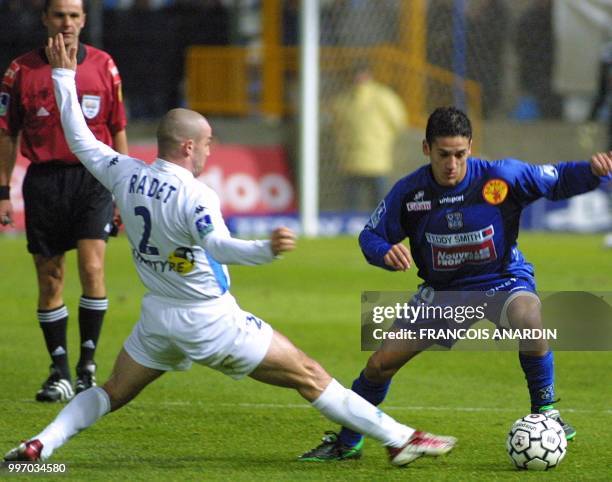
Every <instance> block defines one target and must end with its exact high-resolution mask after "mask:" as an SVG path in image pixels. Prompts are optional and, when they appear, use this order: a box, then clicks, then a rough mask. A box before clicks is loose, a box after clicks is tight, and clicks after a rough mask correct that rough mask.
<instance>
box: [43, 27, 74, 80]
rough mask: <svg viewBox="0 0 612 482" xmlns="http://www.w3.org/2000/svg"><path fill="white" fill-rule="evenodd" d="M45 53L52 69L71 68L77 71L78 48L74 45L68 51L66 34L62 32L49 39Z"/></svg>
mask: <svg viewBox="0 0 612 482" xmlns="http://www.w3.org/2000/svg"><path fill="white" fill-rule="evenodd" d="M45 53H46V54H47V59H48V60H49V65H51V68H52V69H70V70H75V71H76V67H77V48H76V47H75V46H72V47H70V48H69V49H68V52H66V45H65V44H64V36H63V35H62V34H61V33H58V34H57V35H56V36H55V37H49V38H48V39H47V46H46V47H45Z"/></svg>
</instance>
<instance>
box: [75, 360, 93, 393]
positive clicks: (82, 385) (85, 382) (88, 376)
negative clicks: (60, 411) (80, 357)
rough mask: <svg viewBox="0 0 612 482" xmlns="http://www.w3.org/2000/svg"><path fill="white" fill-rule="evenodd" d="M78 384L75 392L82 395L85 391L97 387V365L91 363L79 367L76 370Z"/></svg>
mask: <svg viewBox="0 0 612 482" xmlns="http://www.w3.org/2000/svg"><path fill="white" fill-rule="evenodd" d="M76 375H77V378H76V383H75V384H74V391H75V392H76V393H81V392H82V391H83V390H87V389H88V388H91V387H95V386H96V364H95V362H93V361H89V362H87V363H85V364H83V365H78V366H77V368H76Z"/></svg>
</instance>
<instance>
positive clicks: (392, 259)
mask: <svg viewBox="0 0 612 482" xmlns="http://www.w3.org/2000/svg"><path fill="white" fill-rule="evenodd" d="M384 260H385V264H386V265H387V266H390V267H391V268H393V269H394V270H396V271H406V270H407V269H410V267H411V266H412V262H413V261H412V254H410V249H409V248H408V247H407V246H405V245H403V244H402V243H397V244H394V245H393V246H391V249H390V250H389V251H387V254H385V257H384Z"/></svg>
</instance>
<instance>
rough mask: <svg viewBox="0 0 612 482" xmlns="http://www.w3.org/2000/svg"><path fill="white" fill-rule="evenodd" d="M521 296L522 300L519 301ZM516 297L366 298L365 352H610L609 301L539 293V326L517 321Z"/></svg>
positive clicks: (427, 292) (423, 293) (427, 291)
mask: <svg viewBox="0 0 612 482" xmlns="http://www.w3.org/2000/svg"><path fill="white" fill-rule="evenodd" d="M521 294H522V295H524V294H525V293H521ZM516 296H517V294H516V293H510V292H505V291H493V290H489V291H440V292H436V291H434V290H432V289H431V288H422V289H421V290H419V292H418V293H416V294H414V295H410V294H407V293H403V292H380V291H366V292H363V293H362V298H361V348H362V350H366V351H369V350H376V349H378V348H379V347H380V346H381V345H382V344H383V343H384V344H385V349H389V350H407V351H413V350H423V349H426V348H436V347H438V348H453V349H454V350H471V351H474V350H476V351H489V350H517V349H521V350H541V349H543V348H546V347H547V346H548V347H549V348H551V349H553V350H572V351H576V350H585V351H601V350H612V293H595V292H584V291H561V292H541V293H538V295H537V296H536V295H533V294H532V295H528V296H531V297H532V298H533V300H534V301H535V302H536V303H541V307H540V308H541V309H540V313H541V318H542V326H533V325H532V326H521V325H520V324H519V323H518V322H517V320H513V319H512V313H511V312H512V309H509V306H511V303H512V302H513V300H514V299H515V298H516Z"/></svg>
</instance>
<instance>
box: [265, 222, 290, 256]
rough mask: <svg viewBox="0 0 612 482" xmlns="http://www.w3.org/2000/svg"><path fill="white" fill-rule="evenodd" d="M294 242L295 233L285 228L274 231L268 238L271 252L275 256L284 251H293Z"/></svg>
mask: <svg viewBox="0 0 612 482" xmlns="http://www.w3.org/2000/svg"><path fill="white" fill-rule="evenodd" d="M295 240H296V237H295V233H294V232H293V231H291V229H289V228H285V227H281V228H277V229H275V230H274V231H272V235H271V236H270V241H271V244H272V252H273V253H274V255H275V256H276V255H278V254H280V253H283V252H285V251H292V250H293V249H295Z"/></svg>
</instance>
